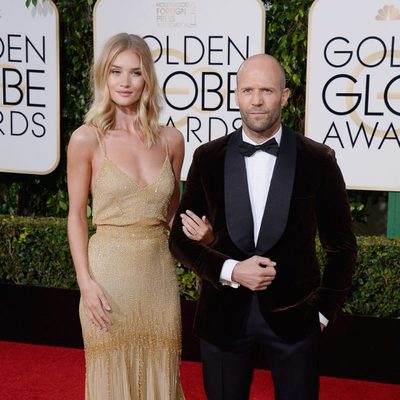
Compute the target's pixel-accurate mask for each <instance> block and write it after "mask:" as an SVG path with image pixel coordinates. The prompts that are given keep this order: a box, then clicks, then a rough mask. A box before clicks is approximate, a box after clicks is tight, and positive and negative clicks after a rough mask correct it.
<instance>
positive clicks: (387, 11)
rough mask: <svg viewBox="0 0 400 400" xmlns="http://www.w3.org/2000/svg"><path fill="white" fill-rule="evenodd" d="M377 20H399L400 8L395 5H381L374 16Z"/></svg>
mask: <svg viewBox="0 0 400 400" xmlns="http://www.w3.org/2000/svg"><path fill="white" fill-rule="evenodd" d="M375 19H376V20H377V21H393V20H400V10H399V9H398V8H397V7H396V6H383V7H382V8H381V9H379V10H378V14H377V16H376V17H375Z"/></svg>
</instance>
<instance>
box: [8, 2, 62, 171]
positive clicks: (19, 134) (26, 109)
mask: <svg viewBox="0 0 400 400" xmlns="http://www.w3.org/2000/svg"><path fill="white" fill-rule="evenodd" d="M59 71H60V65H59V26H58V11H57V8H56V7H55V5H54V4H53V2H51V1H43V2H38V5H37V6H36V7H30V8H27V7H26V6H25V1H20V0H13V1H9V0H1V1H0V171H1V172H18V173H27V174H48V173H50V172H51V171H53V170H54V169H55V168H56V167H57V165H58V161H59V158H60V92H59V90H60V89H59V88H60V84H59Z"/></svg>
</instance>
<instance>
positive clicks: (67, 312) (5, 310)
mask: <svg viewBox="0 0 400 400" xmlns="http://www.w3.org/2000/svg"><path fill="white" fill-rule="evenodd" d="M0 304H1V309H2V320H1V324H0V340H7V341H14V342H25V343H33V344H44V345H52V346H64V347H73V348H82V347H83V343H82V336H81V329H80V323H79V316H78V304H79V292H78V291H76V290H68V289H54V288H41V287H34V286H18V285H5V284H0ZM195 306H196V305H195V303H194V302H192V301H186V300H182V329H183V352H182V359H183V360H186V361H199V344H198V340H197V339H196V338H194V337H193V335H192V323H193V317H194V312H195ZM399 338H400V319H385V318H372V317H363V316H351V315H345V314H342V315H340V316H339V318H338V321H337V322H336V323H335V324H333V325H332V326H330V327H329V329H327V330H326V331H325V332H324V333H323V335H322V336H321V352H320V354H321V357H320V359H321V361H320V371H321V374H322V375H326V376H336V377H341V378H350V379H362V380H370V381H376V382H386V383H396V384H400V363H399V362H398V360H399V359H400V346H399ZM257 366H258V367H259V368H267V367H268V366H267V365H262V364H261V363H260V362H257Z"/></svg>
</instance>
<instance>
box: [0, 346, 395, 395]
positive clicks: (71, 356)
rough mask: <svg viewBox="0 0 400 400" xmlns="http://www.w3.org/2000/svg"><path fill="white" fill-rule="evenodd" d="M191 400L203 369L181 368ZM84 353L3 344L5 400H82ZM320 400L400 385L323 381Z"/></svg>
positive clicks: (263, 375)
mask: <svg viewBox="0 0 400 400" xmlns="http://www.w3.org/2000/svg"><path fill="white" fill-rule="evenodd" d="M181 378H182V385H183V389H184V392H185V396H186V400H203V399H204V400H205V399H206V397H205V395H204V391H203V388H202V373H201V365H200V364H199V363H195V362H182V363H181ZM84 379H85V377H84V355H83V351H82V350H76V349H70V348H63V347H50V346H38V345H30V344H22V343H13V342H4V341H0V399H1V400H83V398H84V396H83V393H84ZM273 398H274V397H273V388H272V381H271V375H270V373H269V371H262V370H256V372H255V375H254V380H253V384H252V388H251V395H250V400H273ZM320 400H400V385H390V384H384V383H375V382H366V381H355V380H350V379H338V378H330V377H322V378H321V390H320Z"/></svg>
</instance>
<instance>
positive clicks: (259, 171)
mask: <svg viewBox="0 0 400 400" xmlns="http://www.w3.org/2000/svg"><path fill="white" fill-rule="evenodd" d="M242 138H243V141H244V142H248V143H251V144H253V145H259V144H262V143H256V142H254V141H253V140H251V139H250V138H249V137H248V136H247V135H246V133H245V132H244V129H242ZM272 138H275V140H276V141H277V142H278V145H280V143H281V138H282V126H281V127H279V129H278V131H277V132H276V133H275V134H274V135H273V136H272V137H270V138H268V139H267V140H270V139H272ZM267 140H265V141H264V142H263V143H265V142H266V141H267ZM244 160H245V164H246V175H247V186H248V190H249V197H250V205H251V212H252V214H253V225H254V231H253V232H254V243H255V244H256V243H257V239H258V235H259V233H260V227H261V221H262V217H263V215H264V208H265V204H266V202H267V196H268V192H269V188H270V185H271V179H272V173H273V171H274V167H275V162H276V157H275V156H274V155H272V154H269V153H266V152H265V151H261V150H260V151H256V152H255V153H254V154H253V155H251V156H250V157H245V158H244ZM260 182H263V183H264V184H261V185H260ZM237 263H238V261H237V260H232V259H229V260H226V261H225V262H224V265H223V266H222V270H221V274H220V282H221V283H222V284H223V285H229V286H231V287H232V288H235V289H236V288H238V287H239V286H240V285H239V283H237V282H234V281H232V272H233V269H234V268H235V266H236V264H237ZM319 316H320V322H321V323H322V324H324V325H325V326H326V325H327V324H328V320H327V319H326V318H325V317H324V316H323V315H322V314H321V313H320V314H319Z"/></svg>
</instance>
